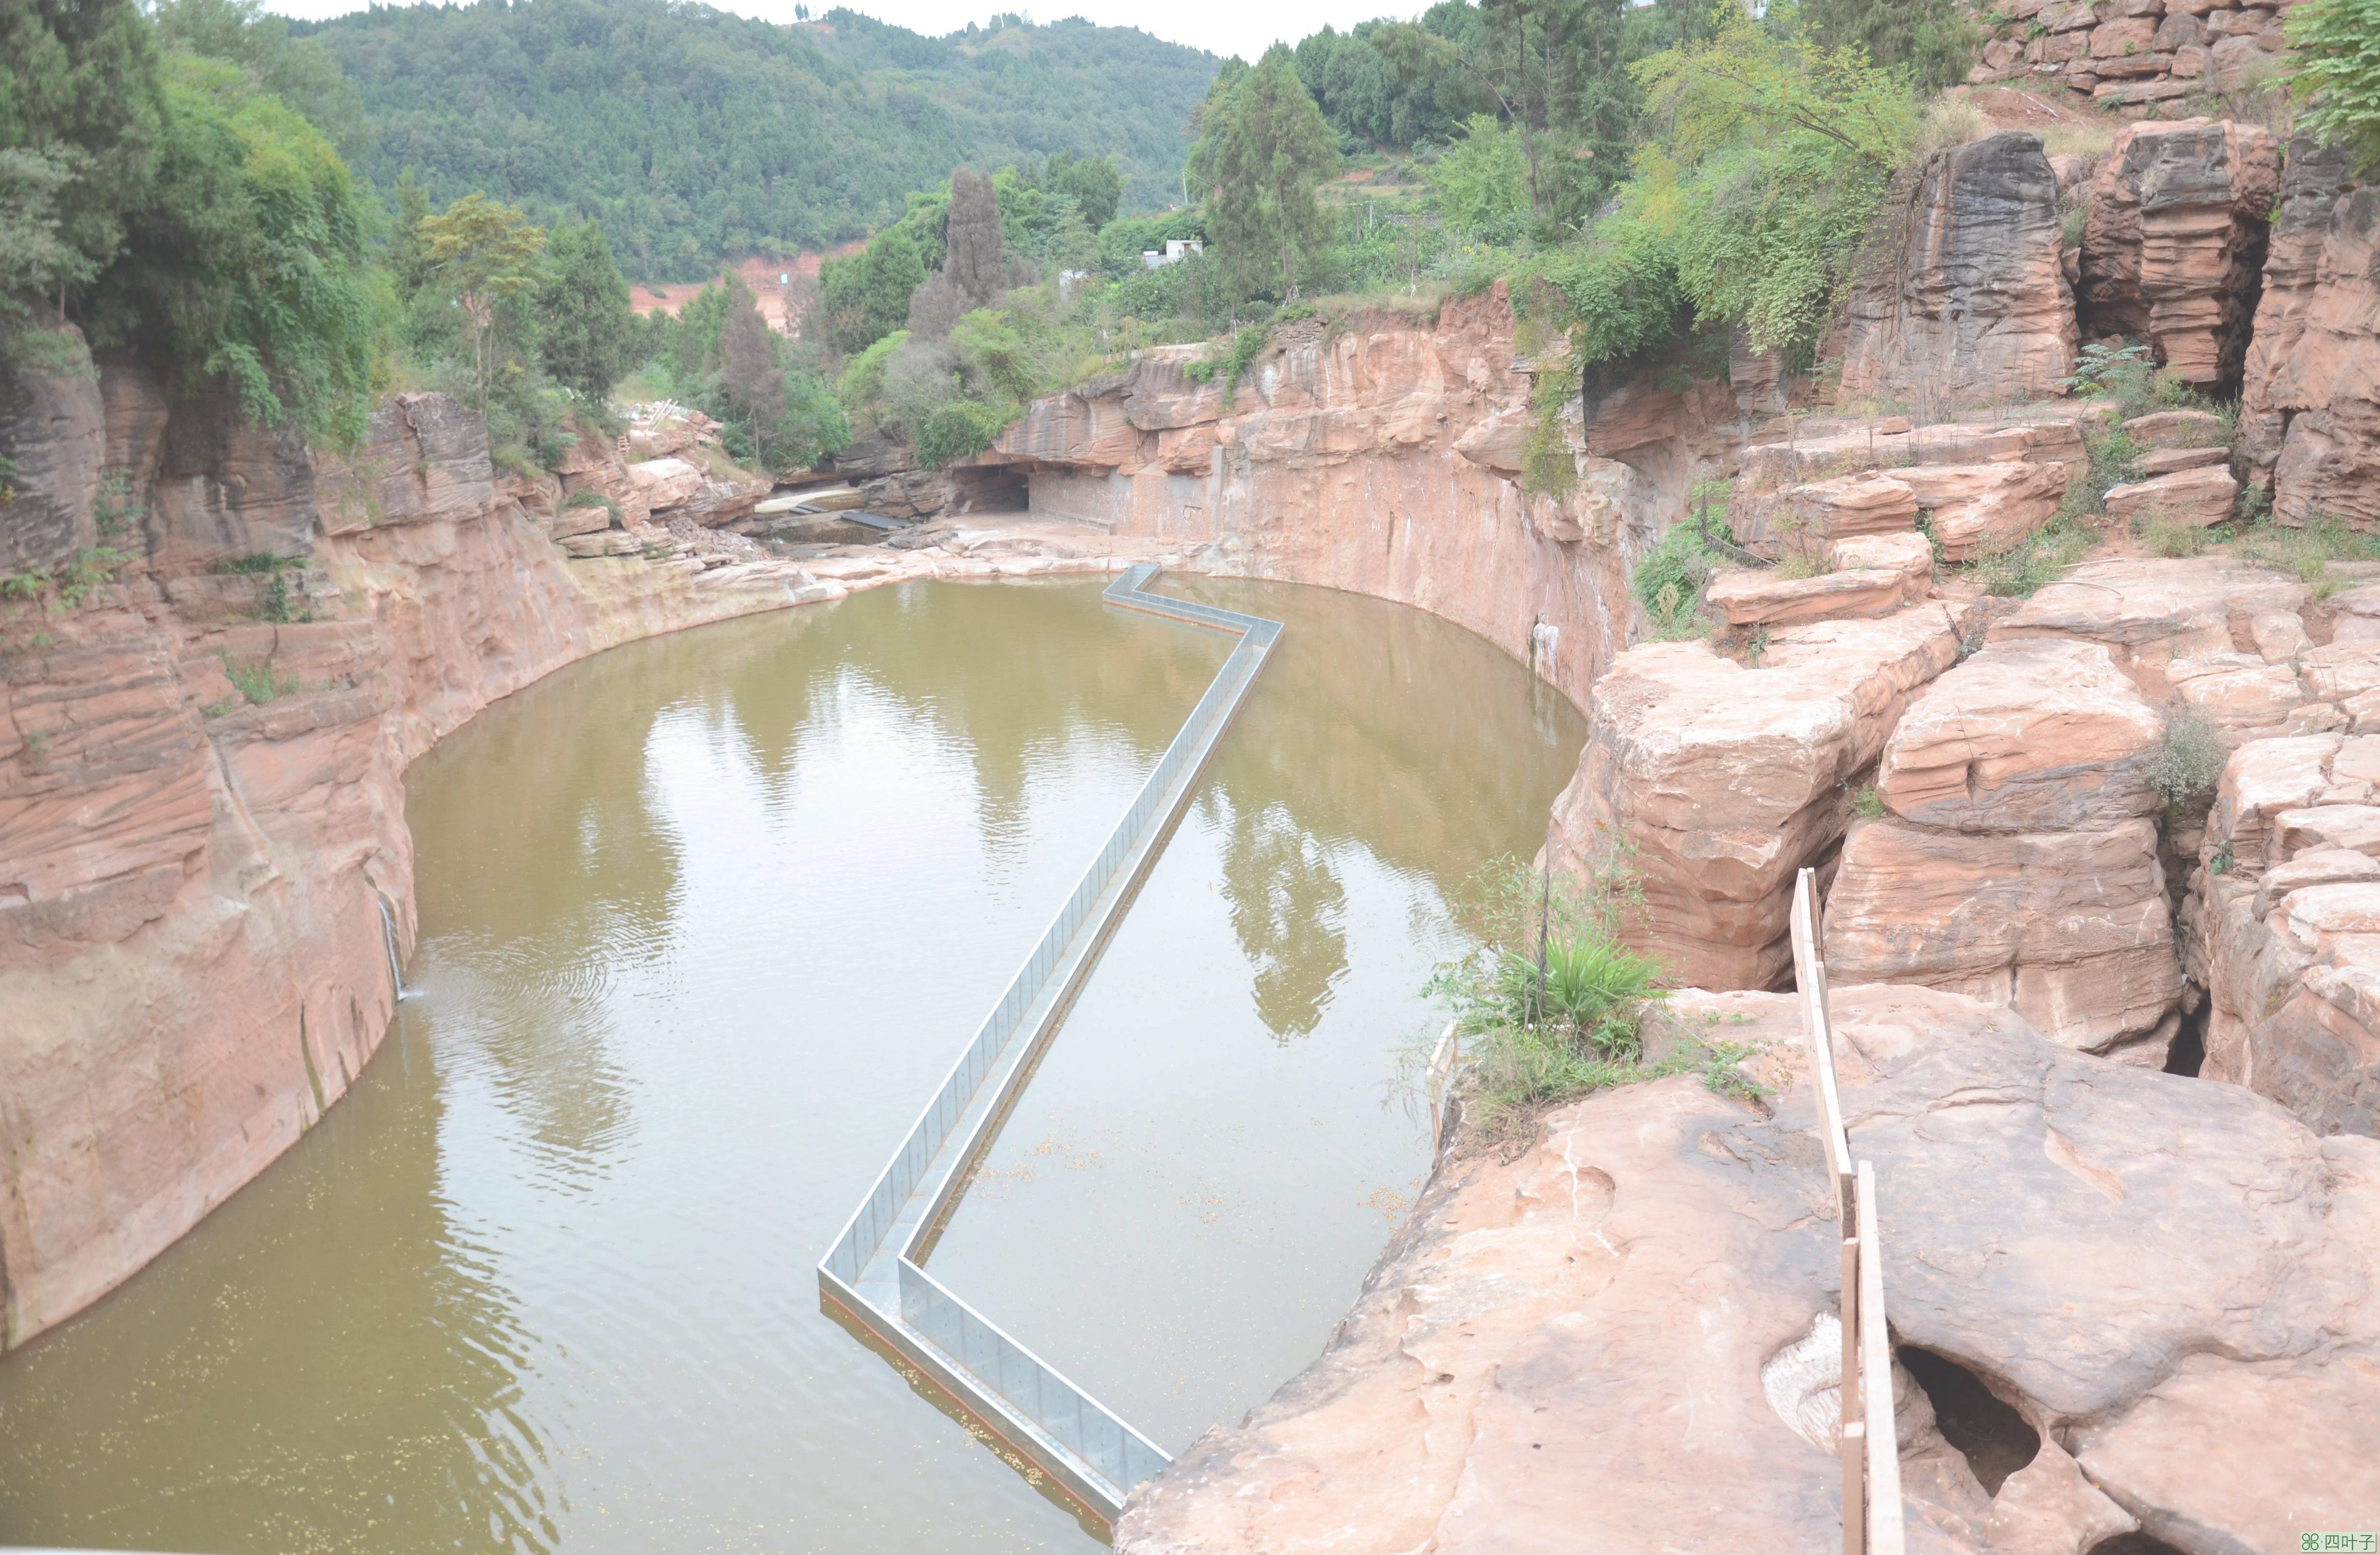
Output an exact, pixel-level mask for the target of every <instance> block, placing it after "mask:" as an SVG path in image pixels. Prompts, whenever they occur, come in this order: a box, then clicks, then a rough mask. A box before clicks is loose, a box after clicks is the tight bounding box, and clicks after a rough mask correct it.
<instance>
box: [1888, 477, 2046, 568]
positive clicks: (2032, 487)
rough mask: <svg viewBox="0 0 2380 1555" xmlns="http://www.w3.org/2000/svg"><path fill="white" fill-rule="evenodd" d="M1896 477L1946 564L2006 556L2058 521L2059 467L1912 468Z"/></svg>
mask: <svg viewBox="0 0 2380 1555" xmlns="http://www.w3.org/2000/svg"><path fill="white" fill-rule="evenodd" d="M1895 474H1896V475H1898V476H1899V478H1900V480H1901V481H1902V482H1903V483H1904V484H1906V485H1907V486H1908V487H1909V489H1910V490H1911V492H1913V493H1914V494H1915V496H1916V499H1917V505H1918V506H1919V507H1920V508H1923V509H1925V510H1926V511H1927V513H1928V514H1929V516H1930V517H1931V525H1930V532H1931V533H1932V535H1933V537H1934V541H1935V543H1936V544H1937V545H1939V546H1940V547H1941V548H1942V555H1943V557H1944V558H1945V559H1946V560H1949V561H1953V562H1962V561H1966V560H1968V559H1970V558H1972V557H1973V556H1976V555H1979V554H1990V553H1995V552H2002V551H2007V550H2009V549H2010V548H2012V547H2013V546H2015V545H2016V544H2017V543H2018V542H2019V541H2022V540H2023V539H2024V538H2025V537H2026V536H2028V535H2030V534H2032V533H2033V532H2034V530H2036V529H2038V528H2041V527H2042V526H2043V525H2045V524H2046V523H2048V522H2049V521H2050V520H2051V519H2052V518H2055V517H2056V516H2058V504H2061V503H2062V502H2064V501H2065V500H2066V480H2067V475H2066V467H2065V466H2064V465H2059V464H2041V465H2036V464H1990V465H1916V466H1913V467H1911V468H1907V469H1903V470H1898V471H1896V472H1895Z"/></svg>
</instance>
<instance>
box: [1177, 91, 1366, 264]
mask: <svg viewBox="0 0 2380 1555" xmlns="http://www.w3.org/2000/svg"><path fill="white" fill-rule="evenodd" d="M1220 93H1221V95H1220V98H1219V99H1213V100H1210V101H1209V103H1208V105H1207V107H1206V109H1205V111H1204V112H1203V113H1202V115H1201V118H1200V121H1199V128H1200V131H1201V133H1200V137H1199V140H1198V143H1197V145H1196V148H1195V149H1194V150H1193V151H1192V152H1191V153H1190V166H1191V173H1192V176H1194V177H1195V178H1196V180H1197V182H1198V183H1199V184H1201V185H1203V186H1206V187H1207V188H1208V190H1209V192H1208V199H1207V229H1208V233H1210V234H1211V235H1212V236H1213V237H1214V240H1215V249H1216V260H1217V262H1218V263H1219V264H1220V267H1221V268H1222V271H1223V273H1224V275H1225V277H1226V280H1227V283H1228V284H1229V285H1232V286H1233V289H1234V290H1235V291H1236V292H1237V293H1238V294H1239V295H1241V296H1244V297H1253V296H1257V295H1260V294H1264V293H1268V292H1272V293H1274V294H1275V295H1279V296H1281V297H1284V298H1290V299H1292V300H1294V299H1295V298H1296V297H1297V289H1298V278H1299V276H1300V275H1301V274H1302V273H1303V272H1304V270H1305V265H1306V264H1307V263H1308V262H1310V261H1312V260H1313V258H1314V256H1315V255H1316V254H1317V253H1318V252H1319V251H1320V250H1321V249H1323V248H1324V247H1325V246H1326V245H1328V244H1329V243H1330V239H1331V237H1332V234H1333V230H1334V225H1335V224H1334V223H1333V222H1332V220H1331V217H1330V212H1329V211H1327V210H1325V209H1324V208H1323V206H1322V202H1321V200H1320V199H1319V198H1318V194H1317V188H1318V186H1319V185H1320V184H1322V183H1323V182H1325V181H1326V180H1328V179H1330V178H1332V177H1335V176H1338V172H1339V139H1338V137H1337V136H1336V135H1334V134H1333V133H1331V129H1330V126H1329V125H1328V124H1325V123H1324V122H1323V120H1322V114H1321V112H1320V110H1318V109H1317V108H1316V107H1315V106H1314V99H1313V98H1312V97H1311V96H1309V95H1308V94H1307V92H1306V90H1305V83H1304V82H1302V81H1300V80H1299V79H1297V62H1296V57H1295V56H1294V55H1292V54H1291V53H1290V51H1289V50H1288V49H1287V48H1286V47H1284V46H1281V45H1280V44H1275V45H1274V46H1273V47H1272V48H1271V49H1270V50H1269V51H1267V53H1266V55H1265V56H1264V58H1263V59H1262V60H1260V61H1258V62H1257V66H1256V67H1255V68H1253V69H1251V70H1249V71H1247V72H1246V73H1245V75H1242V76H1240V77H1239V78H1238V79H1235V80H1234V81H1233V82H1232V84H1231V85H1229V86H1228V87H1222V88H1220Z"/></svg>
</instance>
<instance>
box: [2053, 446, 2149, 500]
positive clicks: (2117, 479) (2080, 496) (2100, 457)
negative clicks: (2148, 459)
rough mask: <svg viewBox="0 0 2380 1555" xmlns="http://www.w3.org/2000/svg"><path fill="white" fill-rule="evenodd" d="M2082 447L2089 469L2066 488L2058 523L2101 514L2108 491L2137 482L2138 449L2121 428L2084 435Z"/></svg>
mask: <svg viewBox="0 0 2380 1555" xmlns="http://www.w3.org/2000/svg"><path fill="white" fill-rule="evenodd" d="M2083 450H2084V452H2086V453H2087V454H2088V455H2089V456H2090V459H2091V466H2090V468H2089V469H2088V470H2087V471H2085V472H2084V474H2083V479H2082V480H2077V481H2071V482H2070V483H2069V484H2068V486H2067V488H2066V498H2065V500H2064V501H2063V502H2061V503H2060V504H2058V520H2059V521H2060V522H2066V523H2070V522H2072V521H2073V520H2076V519H2080V518H2085V517H2089V516H2092V515H2094V514H2098V513H2105V512H2106V511H2107V492H2108V490H2109V489H2110V488H2111V487H2116V486H2121V485H2123V484H2125V483H2126V482H2128V481H2132V480H2139V479H2140V473H2141V465H2140V460H2141V453H2142V449H2141V445H2140V444H2139V443H2134V442H2133V441H2132V435H2131V433H2130V432H2128V431H2124V430H2123V429H2122V428H2121V427H2118V428H2115V429H2113V430H2112V431H2085V432H2084V433H2083Z"/></svg>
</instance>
